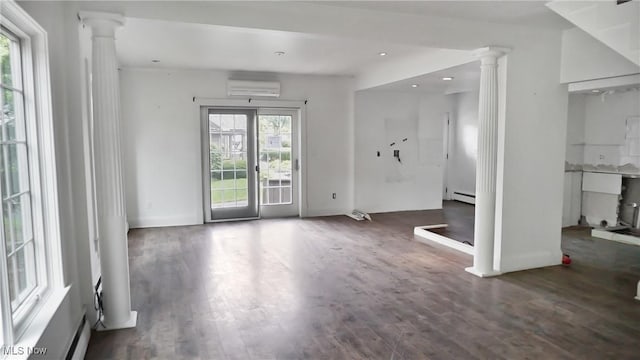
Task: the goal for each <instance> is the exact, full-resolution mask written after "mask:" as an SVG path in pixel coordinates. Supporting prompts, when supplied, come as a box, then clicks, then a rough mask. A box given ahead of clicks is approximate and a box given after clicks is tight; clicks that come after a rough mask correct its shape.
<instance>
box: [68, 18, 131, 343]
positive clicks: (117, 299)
mask: <svg viewBox="0 0 640 360" xmlns="http://www.w3.org/2000/svg"><path fill="white" fill-rule="evenodd" d="M79 15H80V18H81V19H82V21H83V22H84V24H86V25H88V26H90V27H91V32H92V62H91V65H92V71H91V74H92V90H93V97H92V99H93V124H94V126H93V129H94V130H93V141H94V142H93V143H94V157H95V158H94V164H95V175H96V176H95V188H96V193H97V208H98V209H97V210H98V235H99V240H100V268H101V271H102V294H103V306H104V319H103V323H104V325H105V327H106V329H107V330H113V329H122V328H128V327H135V326H136V318H137V313H136V312H135V311H131V294H130V288H129V256H128V249H127V228H126V226H127V225H126V221H127V219H126V209H125V200H124V183H123V174H122V156H121V154H122V153H121V134H120V85H119V83H118V82H119V81H118V80H119V79H118V63H117V59H116V47H115V29H116V28H117V27H119V26H122V25H123V24H124V18H123V17H122V15H119V14H110V13H96V12H81V13H80V14H79Z"/></svg>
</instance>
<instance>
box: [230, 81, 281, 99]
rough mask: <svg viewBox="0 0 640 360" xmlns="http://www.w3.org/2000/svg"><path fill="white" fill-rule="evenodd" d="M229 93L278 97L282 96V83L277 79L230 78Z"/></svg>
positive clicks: (232, 94)
mask: <svg viewBox="0 0 640 360" xmlns="http://www.w3.org/2000/svg"><path fill="white" fill-rule="evenodd" d="M227 95H229V96H266V97H278V96H280V83H279V82H277V81H244V80H229V81H228V82H227Z"/></svg>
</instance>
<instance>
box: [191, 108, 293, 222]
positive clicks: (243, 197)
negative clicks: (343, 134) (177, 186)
mask: <svg viewBox="0 0 640 360" xmlns="http://www.w3.org/2000/svg"><path fill="white" fill-rule="evenodd" d="M299 112H300V111H299V109H291V108H220V107H203V108H202V109H201V116H202V130H203V148H202V151H203V185H204V186H203V187H204V210H205V212H204V214H205V221H206V222H213V221H229V220H244V219H257V218H261V217H285V216H299V215H300V205H299V198H300V196H299V183H300V181H299V178H300V176H299V169H300V165H299V164H300V162H299V157H298V154H299V132H298V128H299V124H298V123H299V118H300V116H299Z"/></svg>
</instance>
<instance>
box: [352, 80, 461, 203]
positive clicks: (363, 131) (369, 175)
mask: <svg viewBox="0 0 640 360" xmlns="http://www.w3.org/2000/svg"><path fill="white" fill-rule="evenodd" d="M448 111H450V106H449V102H448V99H447V98H446V97H445V96H444V95H422V94H419V93H415V92H414V93H410V92H385V91H358V92H357V93H356V100H355V207H356V208H357V209H359V210H363V211H366V212H388V211H403V210H422V209H438V208H441V207H442V176H443V173H442V129H443V128H442V126H443V123H444V119H445V114H446V113H447V112H448ZM405 138H406V139H407V141H403V139H405ZM391 143H395V145H393V146H391V145H390V144H391ZM393 150H400V159H401V160H402V162H401V163H400V162H398V160H397V159H396V158H394V157H393ZM378 151H379V152H380V155H381V156H380V157H378V156H377V152H378Z"/></svg>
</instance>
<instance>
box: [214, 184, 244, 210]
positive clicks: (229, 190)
mask: <svg viewBox="0 0 640 360" xmlns="http://www.w3.org/2000/svg"><path fill="white" fill-rule="evenodd" d="M234 188H237V189H238V190H237V192H236V190H234ZM236 200H238V201H240V200H247V179H235V180H234V179H225V180H215V179H212V180H211V204H219V203H222V202H229V201H236Z"/></svg>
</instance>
